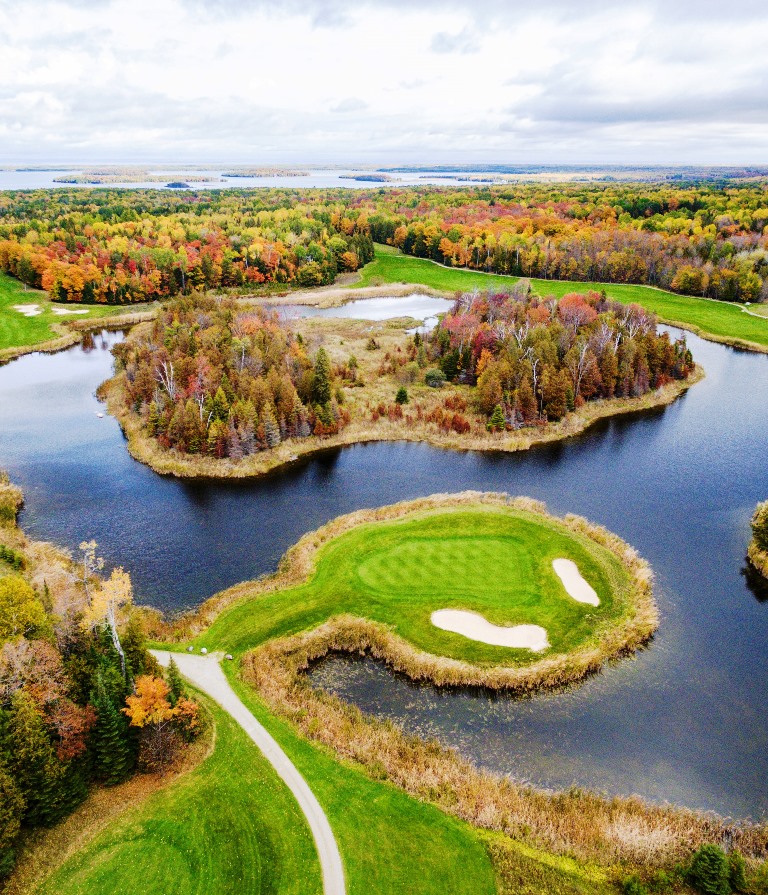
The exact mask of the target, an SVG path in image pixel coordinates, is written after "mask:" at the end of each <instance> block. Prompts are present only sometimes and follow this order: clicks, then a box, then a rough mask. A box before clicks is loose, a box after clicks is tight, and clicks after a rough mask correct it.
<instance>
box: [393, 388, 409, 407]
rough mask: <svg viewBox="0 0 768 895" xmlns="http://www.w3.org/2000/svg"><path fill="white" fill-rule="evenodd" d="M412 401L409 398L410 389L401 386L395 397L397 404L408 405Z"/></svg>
mask: <svg viewBox="0 0 768 895" xmlns="http://www.w3.org/2000/svg"><path fill="white" fill-rule="evenodd" d="M409 400H410V399H409V398H408V389H407V388H406V387H405V386H404V385H401V386H400V388H399V389H398V390H397V394H396V395H395V403H396V404H407V403H408V401H409Z"/></svg>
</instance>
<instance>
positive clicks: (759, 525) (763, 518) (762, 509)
mask: <svg viewBox="0 0 768 895" xmlns="http://www.w3.org/2000/svg"><path fill="white" fill-rule="evenodd" d="M752 536H753V537H754V539H755V543H756V544H757V546H758V548H759V549H760V550H765V551H768V500H765V501H763V503H759V504H758V505H757V507H756V508H755V513H754V515H753V516H752Z"/></svg>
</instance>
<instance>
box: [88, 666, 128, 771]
mask: <svg viewBox="0 0 768 895" xmlns="http://www.w3.org/2000/svg"><path fill="white" fill-rule="evenodd" d="M92 704H93V707H94V709H95V710H96V724H95V726H94V728H93V731H92V733H91V749H92V754H93V770H94V773H95V775H96V776H97V777H98V779H100V780H101V781H102V782H103V783H104V784H105V785H106V786H115V785H116V784H117V783H122V781H123V780H125V779H126V778H127V777H128V775H129V774H130V773H131V771H132V770H133V767H134V764H135V760H136V754H135V748H134V744H133V741H132V737H131V733H130V729H129V725H128V721H127V719H126V717H125V715H123V714H122V713H121V712H120V711H119V709H118V708H117V706H116V705H115V704H114V702H112V700H111V699H110V697H109V694H108V693H107V689H106V687H105V686H104V684H103V683H102V682H101V681H99V687H98V689H97V691H96V693H94V695H93V698H92Z"/></svg>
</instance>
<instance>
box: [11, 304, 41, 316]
mask: <svg viewBox="0 0 768 895" xmlns="http://www.w3.org/2000/svg"><path fill="white" fill-rule="evenodd" d="M13 310H14V311H18V312H19V314H23V315H24V316H25V317H37V315H38V314H42V313H43V309H42V308H41V307H40V305H14V306H13Z"/></svg>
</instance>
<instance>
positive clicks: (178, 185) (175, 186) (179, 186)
mask: <svg viewBox="0 0 768 895" xmlns="http://www.w3.org/2000/svg"><path fill="white" fill-rule="evenodd" d="M165 186H166V189H169V190H188V189H189V188H190V186H189V184H188V183H185V182H184V181H183V180H172V181H171V182H170V183H166V185H165Z"/></svg>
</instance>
